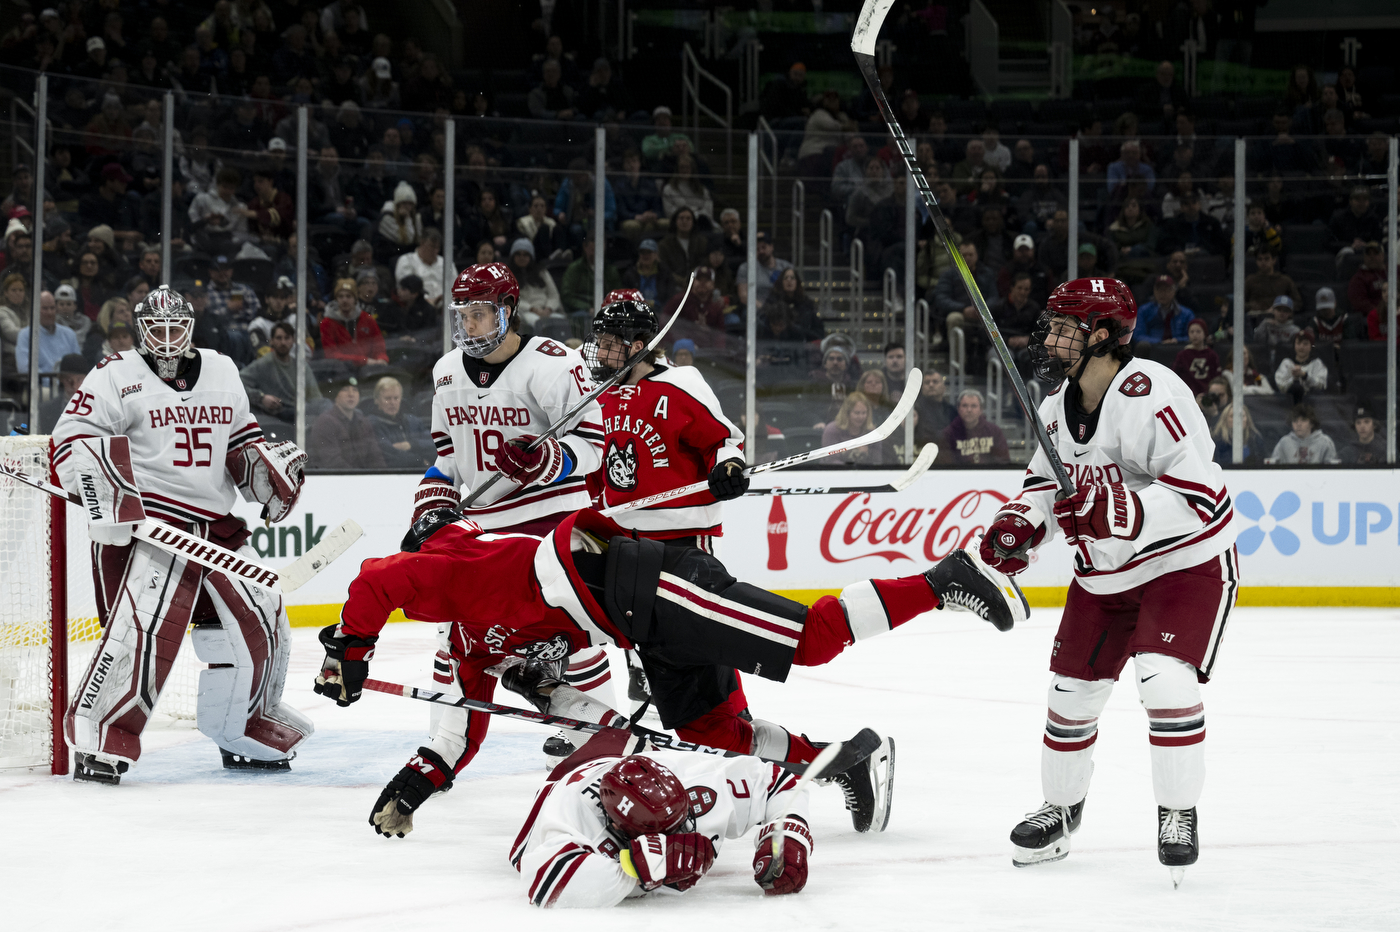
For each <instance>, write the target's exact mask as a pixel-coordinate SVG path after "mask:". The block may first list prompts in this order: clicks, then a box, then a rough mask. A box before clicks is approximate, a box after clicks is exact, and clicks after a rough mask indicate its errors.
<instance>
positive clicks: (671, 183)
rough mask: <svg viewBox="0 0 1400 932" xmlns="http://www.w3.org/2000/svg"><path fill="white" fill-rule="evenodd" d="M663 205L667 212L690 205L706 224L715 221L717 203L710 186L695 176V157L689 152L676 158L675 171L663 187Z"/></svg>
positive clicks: (671, 212) (699, 218)
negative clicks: (711, 194) (706, 185)
mask: <svg viewBox="0 0 1400 932" xmlns="http://www.w3.org/2000/svg"><path fill="white" fill-rule="evenodd" d="M661 205H662V209H663V210H664V211H665V212H666V213H667V214H675V212H676V211H677V210H678V209H680V208H681V207H688V208H690V210H691V211H692V212H693V213H694V214H695V216H696V218H697V220H703V222H704V224H705V225H708V224H709V223H712V222H713V221H714V213H715V205H714V201H713V200H712V199H711V197H710V190H709V188H707V187H705V185H704V183H703V182H701V181H700V180H699V179H698V178H696V176H695V159H694V157H693V156H691V155H689V154H684V155H681V156H680V157H679V158H677V159H676V169H675V173H674V174H672V175H671V177H670V178H668V179H667V180H666V184H665V186H663V187H662V189H661Z"/></svg>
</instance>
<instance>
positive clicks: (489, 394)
mask: <svg viewBox="0 0 1400 932" xmlns="http://www.w3.org/2000/svg"><path fill="white" fill-rule="evenodd" d="M519 300H520V285H519V283H518V282H517V281H516V280H515V276H514V275H512V274H511V271H510V269H508V268H507V267H506V266H505V265H504V264H502V263H499V262H492V263H488V264H485V265H474V266H471V267H470V268H468V269H466V270H464V271H463V272H462V273H461V274H460V275H459V276H457V281H456V282H455V283H454V284H453V286H452V295H451V298H450V302H449V306H450V311H451V313H452V325H453V330H452V338H453V342H454V343H455V344H456V349H454V350H453V351H452V352H450V353H448V354H447V355H445V356H443V357H442V359H440V360H438V362H437V365H435V366H434V367H433V385H434V392H433V419H432V435H433V443H434V444H435V445H436V446H437V454H438V458H437V461H436V462H435V463H434V464H433V466H432V467H431V468H429V469H428V471H427V473H426V474H425V475H424V476H423V479H422V480H421V481H420V482H419V484H418V491H417V493H416V495H415V496H414V500H413V521H417V520H418V519H419V518H420V517H422V516H423V515H424V514H426V513H428V512H430V511H432V510H434V509H437V508H452V507H454V506H456V505H457V504H458V502H460V501H461V500H462V497H463V495H464V494H466V493H470V492H471V491H473V490H474V489H478V488H480V487H481V486H482V485H484V484H485V483H486V482H487V481H488V480H489V479H491V478H492V477H493V476H496V475H498V474H500V473H504V474H505V478H504V479H502V480H501V481H498V482H497V483H496V484H495V485H494V486H492V487H491V488H490V489H489V490H488V491H486V492H485V493H484V494H483V495H481V496H479V497H478V498H477V499H476V500H475V501H474V502H473V503H472V504H471V505H470V506H468V507H467V508H466V509H464V513H465V514H466V515H467V517H469V518H471V519H472V520H473V521H475V522H476V523H477V524H478V525H480V526H481V527H483V528H486V529H488V530H491V531H495V532H496V533H502V534H504V533H522V534H534V535H538V536H542V535H545V534H548V533H549V532H550V531H552V530H553V529H554V527H555V526H556V525H557V524H558V523H559V521H560V520H561V519H562V518H563V517H564V516H565V515H567V514H570V513H572V512H574V511H577V510H578V509H580V508H587V507H588V498H589V497H588V488H587V486H586V484H585V481H584V477H585V476H586V475H588V474H589V473H591V472H593V471H595V470H596V469H597V468H598V464H599V463H600V462H601V461H602V450H603V433H602V431H603V423H602V416H601V414H600V413H599V409H598V405H597V403H596V402H594V403H592V404H589V405H588V406H586V407H585V408H584V409H583V410H582V411H580V412H579V413H578V414H577V415H575V416H574V417H573V418H572V419H571V421H570V422H569V423H568V424H567V425H566V426H565V427H564V429H563V430H562V431H561V432H560V433H559V435H558V436H557V437H555V438H551V439H549V440H546V441H545V442H544V443H543V444H541V445H540V447H539V449H537V450H535V451H533V452H528V451H526V449H525V448H526V447H527V446H528V445H529V443H530V441H532V440H534V439H535V437H536V436H538V435H539V434H541V433H543V432H544V430H545V428H547V427H548V426H549V425H550V424H552V423H554V422H555V421H557V420H559V419H560V418H561V417H563V415H564V413H565V411H566V410H567V409H568V408H569V407H570V406H571V405H573V404H575V403H576V402H577V401H578V400H579V398H580V397H582V396H583V395H584V394H585V393H586V392H587V391H589V390H590V389H591V388H592V384H591V383H590V381H589V378H588V373H587V371H586V369H585V367H584V364H583V360H582V359H581V358H580V357H579V355H578V353H576V352H575V351H574V350H571V349H569V348H567V347H565V346H563V345H561V344H559V343H557V342H555V341H554V340H547V339H544V338H543V337H521V336H520V334H519V332H518V329H519V320H518V317H517V307H516V305H517V304H518V303H519ZM452 632H453V629H452V628H451V627H450V626H447V625H443V626H442V627H440V628H439V630H438V653H437V659H436V662H435V664H434V671H433V675H434V679H435V680H436V681H437V682H438V683H439V684H441V685H442V686H444V687H449V688H450V687H451V686H452V685H453V684H454V683H457V685H458V686H459V687H462V688H465V687H464V686H462V683H461V682H459V681H460V676H459V671H458V666H459V664H460V661H461V659H462V658H463V657H465V656H466V654H467V652H468V647H467V645H466V644H463V643H456V642H453V641H452V639H451V635H452ZM565 676H566V678H567V680H568V682H569V684H570V685H572V686H574V687H576V688H578V689H581V690H584V691H586V692H590V693H591V694H593V695H594V697H595V698H596V699H597V700H598V701H599V702H602V703H604V704H606V705H611V704H612V686H611V685H610V684H611V673H610V671H609V669H608V658H607V654H606V653H605V652H604V651H603V650H602V649H601V648H589V649H587V650H585V651H583V652H582V653H581V654H579V656H577V657H573V658H571V662H570V664H569V669H568V671H567V672H566V674H565ZM433 711H434V716H433V720H434V722H435V723H436V724H437V725H439V726H444V727H450V728H455V729H457V730H458V731H459V732H460V733H461V734H462V735H465V734H466V731H467V729H468V727H469V723H468V716H467V713H466V712H465V711H463V710H460V709H446V710H439V709H434V710H433ZM444 720H445V725H444ZM572 752H573V747H572V746H570V745H569V744H568V742H567V740H566V739H565V738H564V736H563V733H562V732H561V733H560V734H559V735H556V736H554V737H552V738H550V739H549V740H548V741H546V742H545V755H546V757H547V758H550V759H553V761H554V763H558V762H559V761H560V760H563V759H564V757H567V756H568V755H569V754H570V753H572Z"/></svg>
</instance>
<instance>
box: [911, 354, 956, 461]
mask: <svg viewBox="0 0 1400 932" xmlns="http://www.w3.org/2000/svg"><path fill="white" fill-rule="evenodd" d="M914 408H915V410H917V411H918V412H919V420H918V422H917V423H915V424H914V442H915V443H917V444H919V445H920V446H923V445H924V444H926V443H939V442H941V441H942V439H943V431H944V430H945V429H946V428H947V427H948V425H949V424H952V423H953V419H954V418H955V417H957V416H958V412H957V409H956V408H954V407H953V406H952V405H951V404H949V403H948V380H947V379H946V378H944V377H943V373H941V372H939V371H938V370H937V369H932V368H931V369H929V371H927V372H925V373H924V379H923V384H922V385H920V387H919V397H918V400H916V401H915V402H914Z"/></svg>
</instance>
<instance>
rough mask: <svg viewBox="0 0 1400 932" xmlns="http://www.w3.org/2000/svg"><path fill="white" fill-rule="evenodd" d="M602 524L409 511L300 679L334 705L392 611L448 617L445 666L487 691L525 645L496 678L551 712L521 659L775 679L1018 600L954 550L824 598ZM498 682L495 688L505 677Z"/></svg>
mask: <svg viewBox="0 0 1400 932" xmlns="http://www.w3.org/2000/svg"><path fill="white" fill-rule="evenodd" d="M616 531H617V528H616V525H614V524H612V522H610V521H608V519H606V518H604V517H602V516H601V515H599V514H598V513H597V512H596V511H580V512H577V513H576V514H573V515H570V516H568V517H567V518H565V519H564V521H562V522H561V523H560V524H559V526H558V527H557V528H555V530H554V532H553V533H552V534H551V535H550V536H549V537H547V538H545V539H544V540H542V541H538V540H535V539H533V538H530V537H526V536H523V535H496V534H489V533H483V532H482V530H481V529H480V528H479V527H477V526H476V525H475V524H473V523H472V522H470V521H467V520H465V519H463V518H461V516H460V515H457V514H456V513H454V512H452V511H450V510H448V509H442V510H439V511H436V512H432V513H431V514H428V515H426V516H424V518H423V519H422V520H420V521H419V522H418V523H417V524H416V525H414V528H413V530H412V531H410V533H409V537H410V538H411V539H410V540H407V541H405V543H406V545H407V548H406V551H405V552H402V553H396V554H393V555H391V556H388V557H384V558H382V559H371V560H366V561H365V562H364V563H363V564H361V567H360V574H359V576H357V577H356V578H355V580H354V581H353V582H351V584H350V590H349V595H348V598H347V600H346V603H345V607H344V608H343V609H342V611H341V621H340V624H338V625H330V626H328V627H326V628H324V629H323V630H322V631H321V643H322V645H323V646H324V647H325V649H326V660H325V663H324V664H323V666H322V671H321V674H320V675H319V676H318V677H317V680H316V686H315V689H316V691H317V692H318V693H321V694H322V695H324V696H327V697H328V698H331V699H334V700H335V702H336V704H337V705H341V706H347V705H350V704H351V703H353V702H355V701H357V700H358V699H359V698H360V694H361V692H362V689H363V684H364V680H365V678H366V677H367V676H368V675H369V663H368V662H369V660H370V659H371V658H372V657H373V655H374V644H375V642H376V641H377V640H378V637H379V631H380V629H381V628H383V627H384V624H385V623H386V622H387V621H388V618H389V615H390V613H392V612H393V611H394V610H395V609H403V611H404V614H405V615H407V617H409V618H415V619H420V620H422V621H426V622H445V621H456V622H457V624H456V625H455V627H456V628H458V629H459V630H460V631H461V634H460V639H461V640H462V641H463V643H467V642H470V644H469V646H470V649H471V654H470V655H469V656H468V657H467V658H464V659H463V661H462V665H461V669H463V670H471V671H473V674H474V675H475V678H476V683H478V684H479V686H476V687H474V688H475V689H476V691H475V692H474V693H470V694H469V695H474V696H477V697H479V698H483V699H489V698H490V695H491V691H492V684H493V682H494V681H493V680H492V678H491V677H490V676H489V675H487V674H486V672H485V671H486V670H487V668H488V667H492V666H495V665H497V664H500V663H501V662H502V661H506V660H508V659H511V660H514V659H515V658H527V662H525V663H520V662H519V661H518V660H517V661H516V665H515V666H514V667H512V668H511V669H510V670H508V671H507V673H511V672H523V673H524V674H527V675H525V676H522V677H521V680H520V682H519V683H517V684H516V686H513V687H512V688H516V689H517V691H519V692H521V693H523V694H525V695H526V696H527V697H528V698H530V699H531V701H533V702H535V703H536V705H537V706H540V707H542V708H545V709H547V710H548V711H550V712H552V713H554V714H561V715H567V714H568V713H567V712H564V711H562V710H559V709H555V708H553V707H552V706H551V701H552V699H553V695H548V696H544V697H543V698H542V694H543V691H544V690H549V689H552V688H553V687H554V686H556V685H557V683H558V680H557V677H556V678H554V679H550V678H549V677H548V676H540V675H539V674H540V672H541V670H542V669H544V667H543V666H542V665H541V664H539V663H531V662H529V661H538V660H544V661H550V660H556V659H559V658H562V657H564V656H565V655H567V654H569V653H572V652H574V651H577V650H579V649H581V648H582V647H584V646H587V645H594V646H598V645H604V644H610V645H613V646H616V647H620V648H633V649H636V650H637V651H638V652H639V653H640V654H641V655H642V656H643V657H644V658H645V657H647V656H648V654H649V653H650V652H652V651H655V652H656V653H657V654H659V655H661V656H664V657H665V658H666V659H667V660H668V661H670V662H672V663H676V664H689V665H693V666H697V667H702V666H727V667H733V668H735V669H737V670H741V671H743V672H745V673H751V674H753V675H755V676H761V677H763V678H765V679H770V680H777V681H779V682H781V681H783V680H785V679H786V678H787V675H788V672H789V670H790V669H791V667H792V665H793V664H797V665H800V666H816V665H820V664H824V663H827V662H829V661H830V660H831V659H833V658H834V657H835V656H836V655H837V654H839V653H840V652H841V651H842V650H844V649H845V648H846V647H847V646H848V645H850V644H852V643H854V642H855V641H858V640H864V639H865V638H869V637H873V636H875V635H877V634H880V633H881V632H884V631H889V630H891V629H893V628H896V627H898V626H900V625H902V624H904V623H905V622H907V621H910V620H911V619H913V618H915V617H917V616H919V615H921V614H923V613H925V612H929V611H933V610H935V609H939V608H953V609H963V610H968V611H973V612H975V613H976V614H977V615H978V616H979V617H981V618H983V619H984V620H986V621H989V622H991V623H992V624H994V625H995V626H996V627H997V628H998V629H1000V630H1007V629H1009V628H1011V627H1012V625H1013V624H1014V623H1015V622H1016V621H1018V620H1020V619H1022V618H1025V617H1026V614H1027V613H1028V611H1029V610H1028V608H1027V607H1026V603H1025V600H1024V598H1023V597H1022V596H1021V594H1020V591H1019V590H1018V589H1016V587H1015V585H1014V584H1013V583H1011V582H1010V581H1009V580H1007V579H1006V577H1005V576H1003V575H1002V574H1001V573H999V572H997V571H995V570H991V569H988V568H987V567H986V566H984V565H983V564H982V563H981V562H980V561H979V560H977V559H976V558H975V557H972V556H969V555H968V554H967V553H965V552H964V551H961V550H958V551H954V552H953V553H952V554H951V555H950V556H948V557H946V558H944V559H943V560H942V561H941V562H940V563H939V564H938V565H937V566H935V567H933V568H932V569H930V570H928V571H927V572H926V573H923V574H921V575H917V576H907V577H904V578H901V579H876V580H865V581H862V582H858V583H855V584H853V585H850V586H847V587H846V588H845V589H844V590H843V591H842V593H841V597H840V599H836V598H833V597H831V596H826V597H824V598H822V599H819V600H818V601H817V603H816V604H815V605H813V606H812V607H810V608H808V607H807V606H805V605H802V604H801V603H798V602H793V601H791V600H789V599H785V598H783V597H782V596H779V595H776V594H775V593H772V592H767V591H765V590H763V589H759V588H758V587H756V586H752V585H749V584H748V583H742V582H739V581H738V580H736V579H735V578H734V577H733V576H731V575H729V572H728V571H727V570H726V569H725V567H724V564H722V563H720V561H719V560H717V559H716V558H715V557H714V556H712V555H710V554H708V553H705V552H704V551H703V550H699V549H697V548H694V547H666V546H664V545H663V544H662V543H661V542H660V541H655V540H648V539H646V538H633V537H629V536H623V535H618V534H617V533H616ZM464 679H465V677H464ZM503 682H505V683H506V685H508V686H511V683H510V682H509V677H503ZM556 692H557V690H556ZM477 717H478V718H480V719H483V720H484V719H486V718H488V716H486V715H480V716H477ZM595 720H601V721H607V722H611V721H612V717H611V716H608V717H606V718H604V719H595ZM485 730H486V727H485V724H484V722H483V724H482V726H481V729H480V732H476V731H473V732H472V735H473V738H474V740H473V742H472V743H471V744H470V745H469V746H468V747H466V748H465V750H464V751H463V752H462V753H463V754H464V755H465V756H463V757H462V759H461V763H458V764H456V765H449V764H448V763H447V759H446V756H445V755H444V754H443V752H442V750H439V749H440V748H447V746H446V745H445V744H444V738H445V737H449V736H446V735H444V733H443V732H442V731H441V730H439V732H438V734H437V735H435V736H434V739H433V742H432V746H431V747H423V748H419V751H418V755H417V756H416V757H415V758H414V759H413V761H411V762H410V764H409V765H408V766H406V767H404V768H403V770H401V771H400V772H399V774H398V775H397V776H396V777H395V778H394V780H393V781H392V782H391V783H390V784H389V786H388V787H386V789H385V792H384V793H383V794H381V795H380V797H379V800H378V801H377V802H376V804H375V812H374V813H373V814H372V815H371V821H372V822H374V824H375V828H376V830H377V831H380V832H381V833H387V832H386V828H388V829H392V828H393V825H394V823H396V822H398V821H400V820H401V819H402V818H405V817H407V818H411V816H412V813H413V812H414V811H416V809H417V808H418V807H419V806H420V805H422V803H423V802H424V801H425V800H426V799H427V798H428V797H429V796H431V795H432V794H433V793H435V792H439V791H442V790H445V789H447V788H449V787H450V786H451V783H452V780H453V776H454V774H455V773H456V772H457V771H459V770H460V769H461V766H462V763H464V762H465V761H466V760H467V759H469V758H470V756H471V755H472V754H474V753H475V752H476V750H477V747H478V746H479V744H480V738H479V737H477V736H478V735H484V733H485ZM448 749H450V750H452V752H453V753H457V752H458V749H457V748H455V747H453V748H448ZM872 756H874V757H877V758H879V757H882V756H883V757H885V763H884V764H881V763H879V762H878V761H877V763H876V764H875V765H871V768H872V770H874V771H875V772H876V773H877V780H878V783H877V786H876V787H875V790H874V794H873V795H874V805H873V809H872V811H871V812H868V813H864V814H856V813H853V818H854V817H855V816H856V815H862V817H863V818H865V819H866V820H868V824H873V825H878V826H879V827H880V828H881V829H883V828H884V825H885V823H886V822H887V820H888V816H889V802H890V791H891V786H892V784H891V777H892V773H891V771H890V769H889V767H888V766H887V764H888V763H889V760H888V755H887V754H886V753H885V752H884V750H883V749H882V750H881V751H877V752H876V754H875V755H872Z"/></svg>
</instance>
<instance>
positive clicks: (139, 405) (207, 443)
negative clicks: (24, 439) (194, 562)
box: [53, 349, 263, 524]
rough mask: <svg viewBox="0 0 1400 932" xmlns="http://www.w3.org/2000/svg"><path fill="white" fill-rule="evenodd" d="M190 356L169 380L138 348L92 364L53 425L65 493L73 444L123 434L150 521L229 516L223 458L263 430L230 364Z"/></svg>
mask: <svg viewBox="0 0 1400 932" xmlns="http://www.w3.org/2000/svg"><path fill="white" fill-rule="evenodd" d="M194 352H195V353H196V354H197V355H196V356H195V358H194V359H193V360H190V363H189V365H188V366H187V367H186V371H185V372H184V374H182V375H180V376H177V377H176V378H173V379H170V380H168V381H162V380H161V378H160V377H159V376H158V375H156V372H155V370H154V369H152V368H151V366H150V365H148V364H147V362H146V358H145V357H144V356H142V355H141V354H140V352H138V351H137V350H127V351H125V352H123V353H117V354H115V355H112V356H108V357H107V358H106V359H103V360H102V361H101V362H99V363H98V364H97V367H96V368H95V369H93V370H92V372H90V373H89V374H88V377H87V378H86V379H85V380H84V381H83V386H82V388H80V389H79V390H78V392H77V393H76V394H74V395H73V398H72V400H71V401H70V402H69V403H68V407H67V408H66V409H65V410H64V412H63V416H62V417H60V418H59V419H58V423H57V424H56V425H55V426H54V430H53V444H54V466H55V468H56V470H57V472H58V476H59V481H60V482H62V483H63V485H64V487H65V488H69V489H71V488H72V485H71V483H72V482H73V476H72V466H71V464H69V463H68V460H69V457H70V454H71V448H72V445H73V441H75V440H79V439H82V438H85V437H112V436H116V435H118V434H125V435H126V436H127V438H128V439H129V441H130V444H131V466H132V473H133V475H134V477H135V479H136V487H137V488H138V489H140V490H141V503H142V504H143V505H144V506H145V508H146V513H147V514H148V515H150V516H151V517H152V518H156V519H158V520H162V521H169V522H173V523H177V524H192V523H196V522H200V521H215V520H218V519H219V518H222V517H223V516H225V515H227V514H228V513H229V509H230V508H232V507H233V503H234V502H235V501H236V500H237V499H238V486H237V485H236V484H235V483H234V479H233V476H231V475H229V472H228V469H227V468H226V467H225V466H224V458H225V457H226V456H227V455H228V454H229V453H232V452H234V451H236V450H239V449H241V448H243V447H245V446H247V445H248V444H249V443H253V442H255V441H260V440H262V439H263V432H262V428H261V427H259V426H258V422H257V419H256V418H255V417H253V415H252V413H251V411H250V410H249V407H248V391H247V389H246V388H245V387H244V386H243V382H242V381H241V380H240V379H239V377H238V367H237V366H235V365H234V363H233V360H231V359H229V358H228V357H227V356H224V355H222V354H220V353H217V352H215V351H214V350H208V349H198V350H195V351H194Z"/></svg>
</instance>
